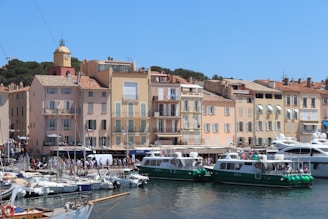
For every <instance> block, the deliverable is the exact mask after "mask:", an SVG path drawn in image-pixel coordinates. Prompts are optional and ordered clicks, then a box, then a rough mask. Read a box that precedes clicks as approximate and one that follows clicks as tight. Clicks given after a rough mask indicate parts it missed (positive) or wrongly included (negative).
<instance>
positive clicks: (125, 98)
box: [122, 94, 139, 102]
mask: <svg viewBox="0 0 328 219" xmlns="http://www.w3.org/2000/svg"><path fill="white" fill-rule="evenodd" d="M122 101H124V102H127V101H128V102H131V101H132V102H136V101H139V95H137V94H135V95H123V97H122Z"/></svg>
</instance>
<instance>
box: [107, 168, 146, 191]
mask: <svg viewBox="0 0 328 219" xmlns="http://www.w3.org/2000/svg"><path fill="white" fill-rule="evenodd" d="M104 178H105V180H107V181H110V182H111V183H112V184H113V186H114V188H117V187H118V186H119V187H143V186H145V185H146V184H147V183H148V180H149V177H148V176H143V175H141V174H139V172H138V171H137V170H134V169H130V168H124V169H123V170H122V171H121V172H120V173H110V172H109V173H108V174H107V175H105V176H104Z"/></svg>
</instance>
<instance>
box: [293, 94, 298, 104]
mask: <svg viewBox="0 0 328 219" xmlns="http://www.w3.org/2000/svg"><path fill="white" fill-rule="evenodd" d="M293 100H294V101H293V104H294V106H297V105H298V99H297V96H296V95H295V96H293Z"/></svg>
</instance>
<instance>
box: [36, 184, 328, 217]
mask: <svg viewBox="0 0 328 219" xmlns="http://www.w3.org/2000/svg"><path fill="white" fill-rule="evenodd" d="M125 191H129V192H130V195H127V196H124V197H122V198H120V199H114V200H107V201H104V202H100V203H97V204H96V205H95V207H94V210H93V212H92V214H91V217H90V218H109V215H110V216H111V218H156V219H161V218H181V219H182V218H207V219H208V218H326V210H325V209H326V206H327V197H328V179H316V180H315V183H314V185H313V188H312V189H278V188H259V187H247V186H230V185H222V184H213V183H192V182H176V181H161V180H150V181H149V184H148V185H146V187H145V188H133V189H129V190H121V191H118V192H114V191H96V192H93V193H92V198H94V199H95V198H100V197H104V196H109V195H113V194H117V193H120V192H125ZM53 201H54V202H55V201H56V200H53ZM41 202H42V201H41Z"/></svg>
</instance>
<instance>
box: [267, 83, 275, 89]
mask: <svg viewBox="0 0 328 219" xmlns="http://www.w3.org/2000/svg"><path fill="white" fill-rule="evenodd" d="M268 86H269V87H270V88H276V82H275V81H269V84H268Z"/></svg>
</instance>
